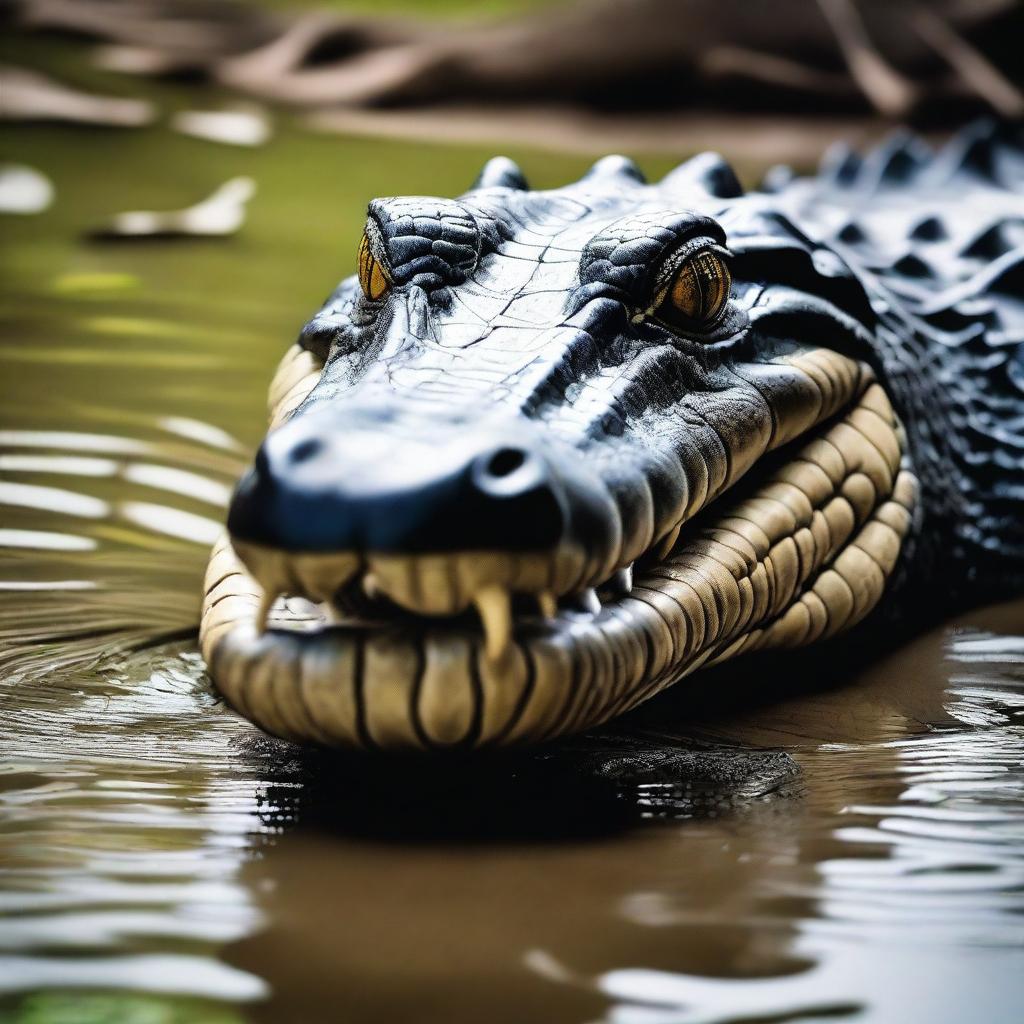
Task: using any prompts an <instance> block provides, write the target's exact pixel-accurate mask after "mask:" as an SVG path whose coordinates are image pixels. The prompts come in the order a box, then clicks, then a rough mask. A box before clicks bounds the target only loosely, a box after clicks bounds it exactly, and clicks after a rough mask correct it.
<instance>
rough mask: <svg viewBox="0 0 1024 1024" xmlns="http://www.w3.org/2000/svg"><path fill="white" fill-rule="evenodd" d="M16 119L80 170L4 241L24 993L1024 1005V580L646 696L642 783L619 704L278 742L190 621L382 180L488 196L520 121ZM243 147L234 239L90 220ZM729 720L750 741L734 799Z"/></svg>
mask: <svg viewBox="0 0 1024 1024" xmlns="http://www.w3.org/2000/svg"><path fill="white" fill-rule="evenodd" d="M167 88H170V87H169V86H168V87H167ZM189 99H190V102H192V101H194V100H195V97H190V98H189ZM210 102H213V98H212V97H210ZM12 132H14V133H15V135H16V140H15V141H16V142H17V145H18V146H19V148H20V149H23V150H24V153H23V154H22V153H19V154H18V156H19V158H20V159H24V160H25V161H27V162H29V163H31V164H32V165H33V166H38V167H40V168H41V169H44V170H45V171H46V173H47V174H48V175H52V176H53V178H54V181H55V185H56V189H57V194H58V196H59V197H60V202H58V203H56V204H55V205H54V206H53V207H52V209H50V210H48V211H46V212H45V213H44V214H42V215H41V216H39V217H33V218H24V219H18V220H17V223H16V224H14V225H12V226H11V227H10V229H9V230H8V225H7V223H5V231H6V236H5V237H6V238H9V239H10V244H9V245H6V246H5V248H4V249H3V250H0V262H2V263H3V264H4V270H5V274H4V275H3V277H0V299H2V300H3V304H4V313H3V319H2V321H0V329H2V331H3V341H2V343H0V409H2V415H3V422H2V423H0V1017H4V1014H5V1013H6V1012H7V1011H8V1010H10V1011H12V1013H13V1014H14V1017H13V1019H14V1020H16V1021H18V1024H28V1022H32V1024H36V1022H46V1024H54V1022H69V1024H70V1022H74V1024H90V1022H96V1024H100V1022H102V1024H109V1022H110V1021H122V1020H125V1021H146V1022H148V1021H159V1022H160V1024H163V1022H164V1021H168V1020H173V1019H175V1018H174V1017H172V1016H170V1015H171V1014H172V1013H174V1014H177V1019H180V1020H188V1021H190V1022H191V1021H201V1022H202V1021H205V1022H206V1024H213V1022H217V1024H226V1022H238V1021H240V1020H243V1019H244V1020H252V1021H266V1022H269V1024H287V1022H289V1021H295V1022H301V1024H308V1022H310V1021H321V1020H335V1019H344V1020H346V1021H353V1022H357V1021H367V1022H370V1021H373V1022H387V1024H391V1022H397V1021H403V1020H415V1021H417V1022H420V1024H423V1022H443V1024H457V1022H460V1021H466V1022H469V1021H472V1022H478V1021H488V1022H490V1024H499V1022H507V1024H523V1022H525V1021H529V1022H533V1021H537V1022H541V1021H544V1022H546V1021H557V1022H563V1021H564V1022H567V1024H569V1022H585V1021H598V1020H607V1021H616V1022H629V1024H654V1022H659V1024H661V1022H665V1024H668V1022H673V1024H682V1022H692V1021H735V1020H750V1019H751V1018H754V1019H761V1020H764V1019H766V1018H767V1019H771V1020H807V1019H835V1018H838V1019H845V1018H846V1017H852V1016H856V1018H857V1019H858V1020H860V1019H871V1020H876V1021H886V1022H888V1021H892V1022H899V1024H906V1022H907V1021H910V1020H919V1019H927V1020H930V1021H951V1022H953V1021H955V1022H960V1021H963V1020H968V1019H971V1020H984V1021H986V1024H992V1022H1003V1021H1005V1022H1007V1024H1009V1022H1010V1021H1014V1022H1015V1021H1016V1017H1017V1013H1016V1011H1017V1007H1018V1006H1019V1005H1020V1002H1021V1000H1022V999H1024V990H1022V987H1024V983H1022V977H1024V971H1022V970H1021V957H1020V948H1021V944H1022V943H1024V933H1022V929H1021V921H1022V920H1024V915H1022V911H1024V896H1022V893H1024V793H1022V787H1024V767H1022V761H1024V735H1022V728H1024V724H1022V709H1024V639H1022V638H1021V636H1020V635H1019V634H1020V633H1021V619H1022V617H1024V616H1022V614H1021V611H1022V609H1021V606H1020V605H1018V606H1016V608H1008V609H1002V610H999V609H996V610H993V611H990V612H989V613H986V614H985V615H972V616H966V617H964V619H963V621H962V622H961V623H960V624H959V625H958V626H957V627H956V628H950V629H947V630H937V631H936V632H934V633H933V634H931V635H929V636H927V637H924V638H922V639H920V640H917V641H912V642H908V644H907V645H906V646H905V647H904V649H903V650H901V651H900V652H899V653H898V654H897V655H894V656H891V657H888V658H884V659H880V660H879V661H877V662H876V663H873V664H871V665H869V666H868V667H866V668H861V669H857V670H856V671H852V670H851V672H850V674H849V677H848V678H847V679H846V680H845V681H844V685H838V683H837V681H836V680H834V679H831V680H830V679H829V678H828V677H827V676H826V679H825V681H826V682H832V683H834V684H836V685H832V686H822V685H820V681H819V685H816V686H814V687H806V688H805V689H804V691H803V692H801V693H799V694H795V693H794V695H793V696H791V697H789V698H787V697H785V696H784V695H783V690H784V689H785V685H786V683H787V682H788V674H789V673H788V669H787V672H786V674H783V673H780V672H778V671H776V670H775V669H765V668H763V667H761V666H759V665H758V666H755V665H754V664H753V663H751V664H750V665H749V666H742V665H740V666H738V667H737V668H736V670H735V671H734V672H733V675H732V676H731V677H728V678H726V677H723V676H716V677H714V678H713V679H710V680H708V681H706V682H704V683H701V682H700V681H699V680H695V681H694V682H693V683H692V684H691V686H692V688H686V687H684V688H682V689H681V690H680V693H679V694H678V695H677V696H676V697H675V698H674V699H673V700H668V701H662V702H659V703H657V704H656V705H654V706H653V707H649V708H648V709H644V713H643V714H641V715H638V716H637V717H636V718H634V725H635V726H636V728H640V727H643V728H645V729H646V730H648V733H651V732H654V733H657V734H658V735H659V736H661V737H669V738H668V739H666V740H665V744H666V748H667V749H669V751H670V755H671V756H668V757H666V758H665V759H664V760H662V761H659V763H658V765H657V766H655V768H651V769H650V771H649V774H646V775H644V774H642V773H641V775H642V777H637V776H636V775H635V773H634V777H633V778H632V782H633V783H635V785H633V786H632V789H630V790H628V791H627V789H626V788H624V787H623V786H622V785H620V783H619V782H618V781H617V780H616V779H615V778H613V777H609V776H608V774H607V773H606V772H605V771H604V770H603V769H602V768H601V765H602V764H603V763H604V761H603V759H604V758H605V757H606V755H607V754H608V748H609V744H611V746H613V747H615V749H616V751H617V752H618V753H621V752H622V746H621V742H620V740H621V737H619V739H616V740H614V742H613V741H612V740H610V739H609V738H608V737H605V738H604V739H603V740H602V741H600V742H599V743H598V744H597V749H596V750H595V748H594V747H593V746H592V745H591V746H587V745H586V744H577V745H576V746H572V745H571V744H567V745H565V746H563V747H562V748H560V750H559V751H556V752H553V753H550V754H549V755H548V756H547V757H546V758H545V759H532V760H529V761H525V762H514V761H506V762H498V763H495V764H491V765H490V766H488V767H487V768H486V769H484V768H483V767H481V766H480V764H479V763H472V764H462V765H456V764H452V765H448V766H446V767H445V768H442V769H435V770H431V771H429V772H428V771H426V770H424V769H423V768H422V767H421V766H419V765H416V764H409V763H405V764H401V763H396V764H389V765H388V767H387V768H386V769H385V768H382V767H380V766H377V765H375V764H374V763H373V762H369V761H366V760H356V761H353V760H347V759H344V758H331V757H324V756H315V755H310V754H305V753H299V752H296V751H294V750H293V749H292V748H289V747H286V746H284V745H282V744H278V743H275V742H273V741H269V740H266V739H265V738H262V737H260V736H259V735H258V734H257V733H256V732H255V730H253V729H252V728H251V727H250V726H249V725H247V724H246V723H244V722H242V721H240V720H239V719H237V718H235V717H234V716H233V715H231V714H230V713H228V712H227V711H226V710H225V709H224V708H223V707H222V706H221V705H220V704H219V702H218V701H217V700H216V699H215V697H214V696H213V694H212V693H211V691H210V690H209V688H208V684H207V681H206V678H205V676H204V674H203V671H202V667H201V665H200V663H199V660H198V656H197V654H196V653H195V650H194V642H193V640H192V639H191V635H192V633H193V631H194V628H195V623H196V617H197V614H198V590H199V582H200V579H201V576H202V572H203V567H204V563H205V559H206V546H207V544H208V543H209V541H210V539H211V538H212V535H213V533H214V531H215V530H216V529H218V528H219V527H218V526H217V524H218V523H219V522H220V521H221V519H222V515H223V506H224V503H225V500H226V497H227V495H228V492H229V489H230V486H231V484H232V482H233V480H234V479H235V478H236V476H237V475H238V473H239V472H240V471H241V469H242V466H243V464H244V462H245V459H246V456H247V453H248V451H249V450H250V449H251V447H252V445H253V444H254V443H255V442H256V441H257V440H258V438H259V436H260V435H261V434H262V432H263V423H264V419H263V417H264V415H265V409H264V406H263V402H264V395H265V389H266V383H267V380H268V379H269V376H270V373H271V368H272V366H273V364H274V363H275V362H276V361H277V359H278V357H279V355H280V352H281V350H282V347H283V345H285V344H286V343H287V341H288V340H289V339H290V338H291V337H293V336H294V331H295V328H296V326H297V325H298V324H299V323H300V322H301V320H302V318H303V315H304V314H305V313H306V312H307V311H308V310H310V309H312V308H314V307H315V306H316V305H317V304H318V302H319V301H320V300H321V299H322V298H323V295H324V294H326V293H327V292H328V290H329V289H330V288H331V287H332V286H333V284H334V281H335V278H336V276H337V274H338V272H339V271H341V270H342V269H343V265H344V258H343V257H341V256H339V253H340V252H346V251H354V248H355V243H356V240H357V239H358V237H359V233H360V231H361V229H362V223H363V218H364V215H365V201H366V198H367V196H369V195H371V194H410V193H421V192H426V193H434V194H442V195H443V194H457V193H458V192H460V191H461V190H462V189H464V188H465V187H466V185H467V184H468V183H469V182H470V181H471V180H472V178H473V177H474V176H475V173H476V171H477V170H478V168H479V166H480V164H481V163H482V160H483V159H484V158H485V157H486V156H490V155H492V154H491V152H490V147H487V148H486V149H484V148H480V149H477V150H461V149H445V148H444V147H428V146H420V147H418V148H417V151H416V159H415V160H410V159H409V151H408V149H407V148H406V147H404V146H402V145H400V144H392V143H383V142H380V141H374V142H366V141H359V140H353V139H340V138H332V139H319V138H311V137H309V136H306V135H303V134H301V133H299V132H296V131H295V130H294V129H292V128H289V127H288V126H287V125H285V124H282V125H281V130H280V133H279V134H278V136H277V137H275V140H274V142H273V143H271V144H268V145H267V146H264V147H261V148H259V149H254V150H250V151H245V152H239V151H234V152H231V151H226V150H225V149H224V148H223V147H217V146H208V145H206V144H204V143H202V142H199V141H197V140H194V139H186V138H183V137H181V136H180V135H177V134H172V133H170V132H165V133H164V134H161V135H157V134H154V136H153V138H152V139H150V141H149V142H148V143H147V145H145V146H139V145H137V144H136V143H133V142H132V140H131V138H128V137H123V138H118V139H116V140H115V139H108V140H106V141H105V142H104V145H103V146H95V147H89V146H82V145H80V144H79V142H78V141H77V139H71V138H69V137H68V136H65V135H63V134H60V133H59V132H60V130H59V129H49V128H40V129H38V130H34V131H31V132H30V131H28V130H26V129H21V128H16V129H12ZM8 134H10V133H8ZM11 137H14V136H11ZM157 139H159V142H157V141H155V140H157ZM225 154H227V155H225ZM511 155H512V156H516V157H519V158H520V159H521V160H522V162H523V164H524V166H527V167H529V168H530V169H531V172H533V174H534V177H535V179H536V180H537V181H538V184H540V185H542V186H543V185H545V184H547V183H555V182H557V181H562V180H568V179H569V178H571V177H573V176H575V175H578V174H579V173H580V172H581V171H582V170H583V169H584V167H585V166H586V164H587V163H588V162H589V161H587V160H586V159H584V158H578V159H577V158H568V157H562V156H558V155H557V154H545V155H543V157H540V156H537V155H536V154H532V155H531V154H529V153H525V154H522V153H516V152H513V153H512V154H511ZM239 160H243V163H239ZM673 162H674V161H672V160H665V161H663V162H662V163H663V165H664V167H665V168H667V167H668V166H669V165H670V164H671V163H673ZM339 166H343V167H345V169H346V181H345V185H344V189H345V190H347V191H340V186H339V179H338V173H337V169H338V167H339ZM185 168H187V169H188V173H187V174H186V173H185V172H184V170H183V169H185ZM650 169H651V170H652V172H656V171H657V170H658V163H657V162H656V161H652V162H651V167H650ZM242 172H244V173H251V174H252V176H253V177H254V178H255V179H256V180H258V181H259V184H260V192H259V198H258V199H257V200H255V201H254V203H253V208H252V211H251V213H252V216H251V218H250V219H249V222H248V223H247V224H246V226H245V228H244V229H243V231H242V232H241V233H240V234H239V235H238V237H237V238H234V239H231V240H228V241H225V242H224V243H223V244H221V243H217V244H214V245H210V244H204V243H196V244H195V246H193V244H192V243H189V242H182V243H181V244H180V245H174V246H166V245H163V246H162V245H159V244H156V243H145V242H140V243H139V244H137V245H133V246H131V247H130V251H129V248H127V247H124V246H89V245H84V244H80V243H78V242H77V241H75V240H76V239H78V238H79V237H80V234H81V231H82V230H83V229H84V228H86V227H87V226H88V225H89V224H92V223H96V222H97V220H98V219H102V215H103V214H104V213H105V212H106V213H112V212H113V211H115V210H117V209H123V208H133V207H134V208H139V209H147V208H157V209H174V208H176V207H180V206H182V205H184V204H185V203H187V202H188V201H189V195H195V194H201V193H202V190H203V189H206V188H209V187H212V185H213V184H214V183H215V182H217V181H222V180H225V179H227V178H228V177H231V176H233V175H236V174H239V173H242ZM190 176H191V177H190ZM9 220H12V221H13V218H9ZM833 660H835V659H833ZM787 664H789V663H787ZM794 664H795V661H794ZM830 673H831V670H830ZM833 674H834V673H833ZM708 690H714V691H716V692H718V693H720V694H721V695H722V696H719V697H718V703H717V705H715V706H713V707H711V708H704V707H702V706H698V705H697V698H698V696H699V695H700V694H701V693H707V692H708ZM767 694H774V695H778V697H777V698H773V699H772V700H768V699H767V697H766V695H767ZM723 741H724V742H725V743H727V744H729V745H731V746H730V747H729V751H727V755H723V754H722V751H721V748H720V746H718V747H716V746H715V744H720V743H721V742H723ZM616 744H618V746H616ZM673 744H676V745H677V746H680V747H681V748H682V751H681V753H680V751H679V750H674V751H673V750H672V745H673ZM750 748H756V749H757V751H758V752H757V754H756V756H747V754H746V753H743V754H737V750H740V751H746V750H749V749H750ZM709 751H710V757H711V760H710V761H709V762H707V763H709V764H711V765H715V764H718V765H719V766H721V764H722V761H721V758H722V757H723V756H728V757H731V758H732V759H733V763H734V764H735V765H739V766H740V767H741V768H743V769H744V771H739V772H736V771H732V772H731V773H730V774H729V778H731V779H732V782H731V783H730V785H729V786H726V787H724V788H723V787H722V786H721V785H720V784H718V783H720V777H719V778H718V782H717V783H716V776H715V775H714V773H713V772H712V774H711V776H709V777H708V779H705V781H708V780H709V781H708V786H707V792H704V791H702V789H701V786H702V785H703V784H704V783H702V782H699V780H700V779H701V778H704V776H702V775H701V771H700V769H701V765H702V764H704V763H705V762H702V761H701V759H700V758H701V756H703V753H707V752H709ZM702 752H703V753H702ZM698 755H699V756H698ZM716 759H717V760H716ZM794 764H796V765H798V766H799V778H798V779H796V778H795V777H794V776H795V774H796V772H795V769H794V768H793V766H794ZM581 766H584V767H583V768H582V769H581ZM647 770H648V769H645V771H647ZM673 772H676V773H682V776H683V778H682V779H674V778H673V774H672V773H673ZM744 772H745V774H744ZM687 784H689V788H687ZM652 817H653V818H658V819H660V820H658V821H654V822H652V821H650V820H649V819H650V818H652ZM684 818H685V819H688V820H682V819H684ZM5 1019H6V1018H5Z"/></svg>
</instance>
